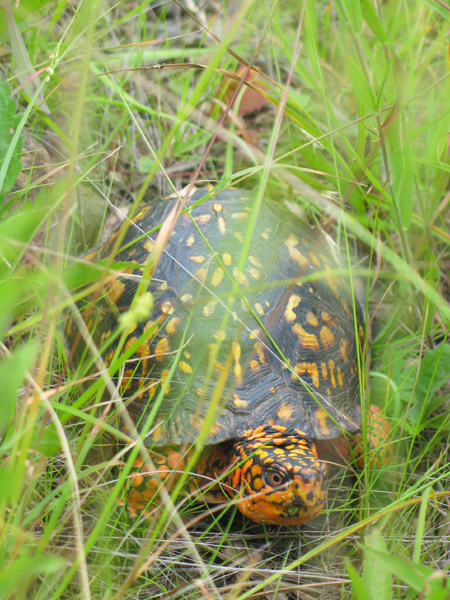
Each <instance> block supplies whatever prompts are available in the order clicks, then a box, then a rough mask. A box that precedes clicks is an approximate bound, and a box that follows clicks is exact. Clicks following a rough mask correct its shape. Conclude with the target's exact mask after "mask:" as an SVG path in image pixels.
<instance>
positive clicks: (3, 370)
mask: <svg viewBox="0 0 450 600" xmlns="http://www.w3.org/2000/svg"><path fill="white" fill-rule="evenodd" d="M36 356H37V346H36V344H34V343H28V344H26V345H24V346H22V347H19V348H18V349H17V350H15V351H14V352H13V354H12V356H11V357H9V356H4V357H3V358H2V359H1V360H0V381H1V382H2V393H1V394H0V430H1V431H4V430H5V428H6V427H7V426H8V425H9V423H10V422H11V419H12V417H13V415H14V408H15V405H16V401H17V390H18V389H19V387H20V386H21V385H23V383H24V378H25V374H26V373H27V371H29V370H30V368H31V367H32V365H33V363H34V361H35V359H36Z"/></svg>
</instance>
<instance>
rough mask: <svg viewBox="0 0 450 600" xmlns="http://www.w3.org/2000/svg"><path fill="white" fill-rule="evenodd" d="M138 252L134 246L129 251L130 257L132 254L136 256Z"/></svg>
mask: <svg viewBox="0 0 450 600" xmlns="http://www.w3.org/2000/svg"><path fill="white" fill-rule="evenodd" d="M135 254H136V248H132V249H131V250H130V251H129V252H128V258H131V257H132V256H134V255H135Z"/></svg>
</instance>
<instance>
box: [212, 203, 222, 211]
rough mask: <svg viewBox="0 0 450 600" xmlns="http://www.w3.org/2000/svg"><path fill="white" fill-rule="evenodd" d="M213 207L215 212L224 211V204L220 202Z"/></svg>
mask: <svg viewBox="0 0 450 600" xmlns="http://www.w3.org/2000/svg"><path fill="white" fill-rule="evenodd" d="M212 209H213V211H214V212H215V213H221V212H222V211H223V206H222V205H221V204H219V203H216V204H213V205H212Z"/></svg>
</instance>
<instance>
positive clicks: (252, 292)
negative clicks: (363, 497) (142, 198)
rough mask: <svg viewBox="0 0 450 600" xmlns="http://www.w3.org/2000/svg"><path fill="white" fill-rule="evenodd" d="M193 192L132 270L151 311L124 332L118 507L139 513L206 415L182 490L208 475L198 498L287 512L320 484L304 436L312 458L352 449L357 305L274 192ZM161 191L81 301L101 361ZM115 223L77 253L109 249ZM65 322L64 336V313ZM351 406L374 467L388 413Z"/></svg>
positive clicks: (326, 246) (331, 260) (292, 519)
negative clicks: (126, 420)
mask: <svg viewBox="0 0 450 600" xmlns="http://www.w3.org/2000/svg"><path fill="white" fill-rule="evenodd" d="M208 193H209V190H208V189H207V188H202V189H199V190H197V191H196V192H195V194H194V195H193V196H192V197H191V198H190V199H189V200H188V202H187V205H186V206H187V208H188V210H187V211H186V212H185V213H184V214H182V215H181V216H180V218H179V220H178V222H177V224H176V226H175V228H174V230H173V233H172V235H171V236H170V239H169V241H168V243H167V245H166V247H165V250H164V252H163V253H162V256H161V258H160V260H159V262H158V264H157V266H156V268H155V269H154V272H153V275H152V279H151V281H150V283H149V284H148V288H147V289H148V291H149V292H151V294H152V296H153V299H154V306H153V309H152V311H151V314H150V315H149V316H148V318H145V319H144V320H143V321H141V322H139V323H138V324H137V325H133V326H132V327H131V329H130V330H129V331H126V332H125V334H126V338H125V342H124V345H123V348H122V349H121V351H122V355H123V357H124V358H125V359H126V362H125V366H124V370H123V373H122V376H121V377H120V378H119V389H120V392H121V394H122V396H123V398H125V399H126V402H127V408H128V411H129V413H130V415H131V416H132V418H133V420H134V422H135V423H136V425H137V426H138V428H140V430H142V431H143V432H144V434H145V441H146V445H147V446H148V447H149V449H150V455H151V457H152V463H149V464H143V461H142V460H141V459H138V460H137V461H136V462H135V464H134V468H133V476H132V478H131V486H130V491H129V493H128V498H127V502H126V505H127V509H128V512H129V514H130V515H131V516H132V517H135V516H137V514H138V513H141V512H143V511H144V512H145V510H146V508H147V506H148V501H149V500H152V499H153V498H154V496H155V494H157V489H158V487H159V486H160V485H161V480H163V481H164V480H167V478H168V477H169V475H170V473H171V472H173V471H174V472H180V471H182V470H183V469H184V468H185V466H186V464H187V460H188V458H189V456H190V450H189V447H190V445H191V444H192V443H193V442H194V441H195V440H196V439H197V437H198V436H199V434H200V432H202V435H204V434H203V431H204V429H205V428H207V431H208V432H209V435H208V436H207V439H206V441H205V448H204V451H203V454H202V456H201V458H200V460H199V461H198V463H197V466H196V476H194V477H193V478H191V480H190V489H191V491H192V492H193V493H195V490H196V489H198V487H199V486H200V487H202V486H203V487H204V484H205V481H206V482H208V483H209V484H210V487H211V481H212V482H214V481H217V480H220V482H221V483H220V484H216V485H215V486H213V487H211V489H210V491H209V492H208V494H207V496H206V497H207V499H208V500H210V501H216V502H220V501H223V500H224V499H225V498H233V497H235V498H236V499H237V503H238V507H239V509H240V510H241V512H242V513H243V514H244V515H246V516H248V517H249V518H251V519H252V520H253V521H256V522H264V523H271V524H284V525H288V526H292V525H297V524H299V523H304V522H306V521H309V520H310V519H312V518H314V517H315V516H317V515H318V514H319V513H320V512H321V510H322V508H323V506H324V503H325V500H326V496H327V492H326V483H325V475H326V465H325V463H324V462H322V461H321V460H319V459H318V454H317V450H316V446H317V448H318V449H319V453H320V454H322V455H323V456H324V457H325V458H327V457H331V458H334V459H336V458H337V457H339V456H342V457H344V458H345V459H349V460H352V458H353V459H356V460H357V461H358V460H359V461H360V462H361V459H362V450H363V444H362V440H361V400H360V382H359V370H360V369H361V364H362V356H363V352H362V349H363V347H364V335H365V334H364V329H365V328H364V318H363V313H362V310H361V307H360V305H359V302H358V301H357V300H356V299H354V298H353V297H352V294H351V286H350V282H349V279H348V278H347V277H346V276H344V275H342V273H341V272H339V269H340V267H339V263H338V261H337V259H336V256H335V252H334V250H333V248H332V246H331V243H330V242H329V241H328V240H327V239H326V237H325V236H323V235H322V234H321V233H320V232H318V231H313V230H312V229H311V228H310V227H309V226H308V225H306V224H304V223H303V222H302V221H301V220H300V219H298V218H297V217H296V216H295V215H293V214H292V213H291V212H289V211H288V210H287V209H285V208H284V207H283V206H282V205H281V204H279V203H277V202H275V201H269V200H267V199H266V200H264V201H263V203H262V206H260V207H259V209H257V208H256V207H255V200H254V198H252V197H251V195H250V194H249V193H248V192H246V191H243V190H236V189H230V190H227V191H224V192H221V193H220V194H217V195H216V196H211V197H208ZM175 202H176V200H175V199H165V200H158V201H155V202H152V203H150V204H148V205H147V206H145V208H143V209H142V210H141V212H140V213H139V214H138V215H137V216H136V217H135V218H134V219H133V223H132V224H131V226H130V227H129V229H128V231H127V232H126V235H125V237H124V239H123V240H122V243H121V248H120V250H119V252H118V253H117V255H116V257H115V260H116V261H117V262H120V263H124V262H126V263H129V265H130V268H129V269H126V273H125V272H123V270H122V272H120V273H119V274H117V272H116V275H115V276H113V277H111V275H109V276H108V278H106V279H105V284H104V289H105V294H104V296H103V299H102V300H101V301H100V302H99V303H97V308H96V309H94V310H93V309H92V305H91V304H92V303H90V302H87V303H86V309H85V310H83V311H82V314H83V315H84V316H85V320H86V322H87V325H88V328H89V330H90V331H91V333H92V336H93V338H94V341H95V342H96V344H97V346H98V347H99V348H101V350H102V352H104V355H105V362H106V364H107V365H109V364H111V362H112V361H113V360H114V356H115V354H116V349H117V344H118V343H119V340H120V337H121V336H120V335H117V332H120V318H121V315H123V314H124V313H126V312H127V311H129V310H130V307H131V306H132V303H133V301H134V298H135V294H136V292H137V290H138V286H139V283H140V279H141V278H142V274H143V273H146V264H147V261H148V260H149V257H150V256H151V253H152V250H153V249H154V246H155V240H156V236H157V231H154V232H153V233H151V234H148V232H149V231H151V230H154V229H155V228H156V227H157V226H159V225H161V224H162V223H164V221H165V219H166V218H167V216H168V215H169V214H170V211H171V210H172V208H173V207H174V204H175ZM256 210H258V216H257V221H256V227H255V229H254V231H252V230H251V229H249V227H250V226H251V224H252V218H253V216H254V214H255V213H254V211H256ZM119 234H120V228H119V229H118V230H116V232H114V233H113V234H112V235H111V237H110V239H109V241H108V242H107V243H106V244H105V246H104V247H103V248H102V249H100V250H99V251H97V252H95V253H94V254H92V255H91V256H90V258H91V259H98V260H100V259H105V258H107V257H109V256H110V254H111V252H112V249H113V247H114V244H115V242H116V240H117V237H118V235H119ZM249 239H250V240H251V241H250V244H249V246H247V240H249ZM122 322H123V321H122ZM67 331H68V337H69V340H72V341H73V340H74V339H75V337H76V331H75V327H74V324H73V322H69V325H68V327H67ZM122 333H123V332H122ZM78 353H79V352H78V351H77V352H76V353H75V358H77V356H78ZM171 370H172V374H171V375H170V376H169V373H170V371H171ZM168 379H170V383H169V382H168ZM367 414H368V430H369V434H368V447H369V448H370V447H371V449H372V451H374V450H376V455H373V456H372V457H371V459H370V460H371V461H372V462H371V463H370V464H371V466H373V467H374V466H376V465H383V464H384V463H385V462H386V460H387V459H388V458H389V455H390V445H389V443H388V442H387V437H388V433H389V430H390V426H389V423H388V422H387V421H386V420H385V419H384V418H383V417H382V415H381V413H380V411H379V409H377V408H376V407H373V406H372V407H370V409H368V410H367ZM150 419H152V420H151V422H150ZM343 432H347V433H348V434H349V435H348V436H346V440H344V439H343V437H342V433H343ZM155 467H156V468H157V472H156V473H155Z"/></svg>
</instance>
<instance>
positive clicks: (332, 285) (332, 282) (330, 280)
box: [325, 265, 339, 296]
mask: <svg viewBox="0 0 450 600" xmlns="http://www.w3.org/2000/svg"><path fill="white" fill-rule="evenodd" d="M325 271H327V272H328V271H331V269H330V267H329V266H328V265H325ZM325 280H326V282H327V283H328V285H329V286H330V288H331V289H332V290H333V294H334V295H335V296H339V290H338V288H337V285H336V283H337V279H336V278H335V277H332V276H328V277H325Z"/></svg>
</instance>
